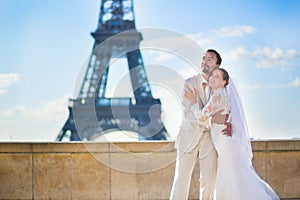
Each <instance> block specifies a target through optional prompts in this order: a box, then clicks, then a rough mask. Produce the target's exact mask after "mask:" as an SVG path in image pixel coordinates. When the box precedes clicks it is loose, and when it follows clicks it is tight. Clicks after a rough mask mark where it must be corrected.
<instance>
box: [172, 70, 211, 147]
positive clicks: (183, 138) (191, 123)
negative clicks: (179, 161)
mask: <svg viewBox="0 0 300 200" xmlns="http://www.w3.org/2000/svg"><path fill="white" fill-rule="evenodd" d="M203 79H204V78H203V77H202V75H201V74H199V75H197V76H193V77H191V78H189V79H187V80H186V81H185V87H189V88H191V89H192V88H195V89H196V90H197V97H196V100H197V104H198V106H199V109H200V110H202V109H203V107H204V106H205V104H206V103H207V100H206V97H205V91H204V88H203V86H202V83H203ZM185 87H184V88H185ZM192 90H193V89H192ZM182 105H183V115H182V116H183V120H182V124H181V126H180V129H179V133H178V135H177V137H176V138H175V148H176V149H177V150H179V151H180V152H186V153H188V152H191V151H192V150H193V149H194V148H195V147H196V146H197V144H198V143H199V140H200V138H201V136H202V134H203V132H205V131H208V121H205V122H200V120H199V119H198V118H196V116H195V115H194V114H193V113H192V111H191V106H192V104H191V103H190V101H189V100H187V99H185V97H184V95H183V97H182ZM200 112H201V111H200Z"/></svg>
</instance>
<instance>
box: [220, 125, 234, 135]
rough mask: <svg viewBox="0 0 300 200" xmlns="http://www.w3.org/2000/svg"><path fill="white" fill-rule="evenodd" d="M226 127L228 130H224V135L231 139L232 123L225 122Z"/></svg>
mask: <svg viewBox="0 0 300 200" xmlns="http://www.w3.org/2000/svg"><path fill="white" fill-rule="evenodd" d="M224 125H225V126H226V128H224V129H223V130H222V133H223V135H226V136H229V137H231V136H232V126H231V123H230V122H225V123H224Z"/></svg>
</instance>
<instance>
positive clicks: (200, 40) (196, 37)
mask: <svg viewBox="0 0 300 200" xmlns="http://www.w3.org/2000/svg"><path fill="white" fill-rule="evenodd" d="M186 36H187V37H189V38H191V39H192V40H194V41H195V42H196V43H197V44H199V45H200V46H205V45H208V44H211V43H212V42H213V41H212V39H210V38H206V37H204V36H203V34H202V33H195V34H188V35H186Z"/></svg>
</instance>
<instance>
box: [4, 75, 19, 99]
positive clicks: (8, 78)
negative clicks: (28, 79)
mask: <svg viewBox="0 0 300 200" xmlns="http://www.w3.org/2000/svg"><path fill="white" fill-rule="evenodd" d="M19 80H20V76H19V74H17V73H8V74H0V95H2V94H4V93H6V92H7V90H8V88H9V87H10V86H11V84H12V83H14V82H18V81H19Z"/></svg>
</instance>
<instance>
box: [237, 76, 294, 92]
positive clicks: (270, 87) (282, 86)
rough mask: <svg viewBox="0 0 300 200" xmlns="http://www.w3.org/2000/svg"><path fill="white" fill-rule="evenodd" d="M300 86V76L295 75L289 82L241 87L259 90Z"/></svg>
mask: <svg viewBox="0 0 300 200" xmlns="http://www.w3.org/2000/svg"><path fill="white" fill-rule="evenodd" d="M297 87H300V78H299V77H298V76H297V77H296V78H295V79H294V80H293V81H292V82H291V83H288V84H273V85H261V84H254V85H250V86H245V87H243V89H244V90H260V89H278V88H297Z"/></svg>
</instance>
